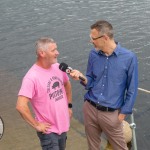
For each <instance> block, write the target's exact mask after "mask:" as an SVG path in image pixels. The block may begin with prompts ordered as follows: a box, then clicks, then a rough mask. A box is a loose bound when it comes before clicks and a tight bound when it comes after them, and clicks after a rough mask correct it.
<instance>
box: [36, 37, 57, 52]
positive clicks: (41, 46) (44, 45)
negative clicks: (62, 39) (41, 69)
mask: <svg viewBox="0 0 150 150" xmlns="http://www.w3.org/2000/svg"><path fill="white" fill-rule="evenodd" d="M51 43H56V42H55V41H54V40H53V39H52V38H50V37H42V38H40V39H38V40H37V41H36V43H35V47H36V53H37V54H38V53H39V51H42V50H43V51H46V50H47V49H48V45H49V44H51Z"/></svg>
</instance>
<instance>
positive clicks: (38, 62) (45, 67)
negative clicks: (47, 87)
mask: <svg viewBox="0 0 150 150" xmlns="http://www.w3.org/2000/svg"><path fill="white" fill-rule="evenodd" d="M36 65H38V66H40V67H42V68H43V69H49V68H50V67H51V65H49V64H47V63H45V62H44V61H41V60H37V61H36Z"/></svg>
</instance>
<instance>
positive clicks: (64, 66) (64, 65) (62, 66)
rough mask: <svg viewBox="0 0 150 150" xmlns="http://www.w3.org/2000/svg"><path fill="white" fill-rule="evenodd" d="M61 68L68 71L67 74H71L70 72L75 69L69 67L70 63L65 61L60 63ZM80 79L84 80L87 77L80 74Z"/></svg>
mask: <svg viewBox="0 0 150 150" xmlns="http://www.w3.org/2000/svg"><path fill="white" fill-rule="evenodd" d="M59 69H60V70H61V71H63V72H66V73H67V74H70V72H71V71H72V70H73V69H72V68H71V67H68V65H67V64H65V63H63V62H62V63H60V65H59ZM79 79H80V80H82V81H85V79H84V78H83V77H81V76H79Z"/></svg>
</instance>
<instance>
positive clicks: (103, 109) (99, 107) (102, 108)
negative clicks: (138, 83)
mask: <svg viewBox="0 0 150 150" xmlns="http://www.w3.org/2000/svg"><path fill="white" fill-rule="evenodd" d="M86 101H88V102H89V103H90V104H91V105H92V106H94V107H95V108H96V109H98V110H101V111H110V112H113V111H115V110H116V109H114V108H110V107H105V106H102V105H99V104H96V103H94V102H93V101H91V100H88V99H86Z"/></svg>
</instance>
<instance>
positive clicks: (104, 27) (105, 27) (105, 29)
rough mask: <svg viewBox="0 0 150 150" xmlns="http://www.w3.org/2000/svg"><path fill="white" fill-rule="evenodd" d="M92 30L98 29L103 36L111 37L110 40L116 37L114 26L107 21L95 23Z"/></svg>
mask: <svg viewBox="0 0 150 150" xmlns="http://www.w3.org/2000/svg"><path fill="white" fill-rule="evenodd" d="M91 29H96V30H97V31H99V32H100V33H101V34H102V35H103V34H106V35H107V36H108V37H110V39H112V38H113V36H114V33H113V27H112V25H111V24H110V23H109V22H107V21H105V20H99V21H97V22H95V23H94V24H93V25H91Z"/></svg>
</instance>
